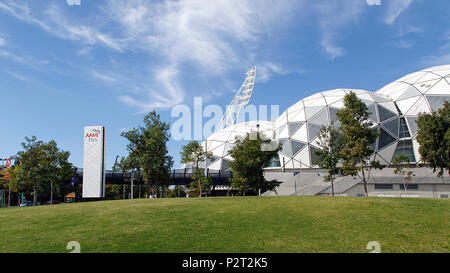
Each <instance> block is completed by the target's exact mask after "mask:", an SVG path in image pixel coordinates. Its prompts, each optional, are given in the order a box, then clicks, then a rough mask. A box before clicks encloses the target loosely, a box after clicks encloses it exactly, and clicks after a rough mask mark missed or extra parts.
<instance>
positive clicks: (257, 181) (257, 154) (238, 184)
mask: <svg viewBox="0 0 450 273" xmlns="http://www.w3.org/2000/svg"><path fill="white" fill-rule="evenodd" d="M263 138H264V136H262V135H261V134H260V133H250V134H247V136H246V137H245V138H238V137H237V138H236V142H235V144H234V147H233V148H232V149H231V150H230V155H231V157H233V161H231V162H230V164H229V166H230V167H231V169H232V170H233V177H232V178H230V181H231V186H232V188H235V189H237V190H238V191H239V193H240V194H241V195H244V196H245V195H246V194H256V193H261V192H265V191H268V190H274V189H275V188H276V187H277V186H278V185H279V184H280V182H278V181H277V180H271V181H268V180H266V179H265V178H264V168H266V167H267V166H269V164H270V161H271V160H272V158H274V157H276V156H277V155H278V151H280V150H281V145H275V147H274V149H264V148H263V147H264V146H268V145H270V144H271V143H272V141H271V140H270V139H263Z"/></svg>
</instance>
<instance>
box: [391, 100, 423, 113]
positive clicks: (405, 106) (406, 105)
mask: <svg viewBox="0 0 450 273" xmlns="http://www.w3.org/2000/svg"><path fill="white" fill-rule="evenodd" d="M420 97H421V96H417V97H412V98H409V99H406V100H399V101H397V102H396V103H397V106H398V108H399V109H400V111H402V114H405V113H406V112H407V111H408V110H409V109H410V108H411V107H412V106H413V105H414V103H416V102H417V101H418V100H419V98H420Z"/></svg>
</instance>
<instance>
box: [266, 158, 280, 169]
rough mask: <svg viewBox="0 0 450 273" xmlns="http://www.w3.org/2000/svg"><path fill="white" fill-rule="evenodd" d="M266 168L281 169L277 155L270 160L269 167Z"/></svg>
mask: <svg viewBox="0 0 450 273" xmlns="http://www.w3.org/2000/svg"><path fill="white" fill-rule="evenodd" d="M267 167H268V168H273V167H281V163H280V158H279V157H278V155H277V156H275V157H274V158H272V160H270V162H269V166H267Z"/></svg>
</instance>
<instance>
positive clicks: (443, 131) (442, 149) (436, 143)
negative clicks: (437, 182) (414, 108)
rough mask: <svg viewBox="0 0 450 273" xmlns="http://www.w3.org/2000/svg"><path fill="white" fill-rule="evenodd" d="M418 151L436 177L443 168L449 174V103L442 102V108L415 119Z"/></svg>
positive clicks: (440, 174)
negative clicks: (435, 173)
mask: <svg viewBox="0 0 450 273" xmlns="http://www.w3.org/2000/svg"><path fill="white" fill-rule="evenodd" d="M417 126H418V132H417V142H419V144H420V147H419V153H420V156H421V157H422V160H423V161H424V162H425V163H427V164H430V166H431V167H432V168H433V171H434V172H436V170H437V169H438V170H439V172H438V174H437V176H438V177H440V176H443V174H444V170H445V169H447V173H448V174H450V104H449V103H448V101H446V102H445V103H444V106H443V108H441V109H439V110H438V111H437V112H433V113H431V114H421V115H419V119H418V120H417Z"/></svg>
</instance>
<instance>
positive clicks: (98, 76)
mask: <svg viewBox="0 0 450 273" xmlns="http://www.w3.org/2000/svg"><path fill="white" fill-rule="evenodd" d="M91 75H92V77H94V78H96V79H99V80H102V81H105V82H108V83H111V82H116V81H117V80H116V79H115V78H114V77H111V76H109V75H106V74H104V73H101V72H98V71H96V70H93V69H91Z"/></svg>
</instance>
